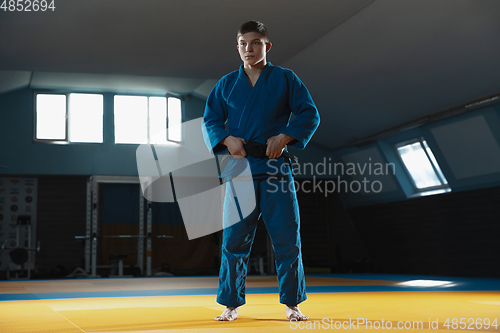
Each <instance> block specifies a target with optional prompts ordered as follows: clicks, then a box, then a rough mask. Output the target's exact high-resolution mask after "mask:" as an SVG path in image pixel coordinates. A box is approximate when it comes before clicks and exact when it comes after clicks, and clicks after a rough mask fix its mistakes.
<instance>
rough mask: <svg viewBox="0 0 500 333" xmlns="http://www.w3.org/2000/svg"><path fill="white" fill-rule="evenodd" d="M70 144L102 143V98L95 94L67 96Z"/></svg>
mask: <svg viewBox="0 0 500 333" xmlns="http://www.w3.org/2000/svg"><path fill="white" fill-rule="evenodd" d="M68 115H69V118H68V134H69V141H70V142H94V143H102V142H103V130H102V126H103V121H102V119H103V98H102V95H96V94H69V113H68Z"/></svg>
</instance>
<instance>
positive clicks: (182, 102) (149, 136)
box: [110, 93, 185, 145]
mask: <svg viewBox="0 0 500 333" xmlns="http://www.w3.org/2000/svg"><path fill="white" fill-rule="evenodd" d="M116 96H135V97H146V98H147V105H148V109H147V117H148V122H147V136H148V142H147V143H145V144H148V145H149V144H153V143H151V126H150V123H149V119H150V117H149V98H150V97H164V98H165V102H166V103H165V104H166V110H165V111H166V117H167V119H166V124H167V128H166V129H165V130H166V132H165V134H166V138H165V139H166V142H165V143H155V144H159V145H161V144H173V143H174V144H181V143H182V142H183V141H184V131H182V132H181V140H180V141H176V140H170V139H169V138H168V131H169V118H168V98H169V97H172V98H177V99H178V100H179V101H180V103H181V115H180V116H181V125H182V123H183V120H184V107H185V106H184V99H183V98H182V97H181V96H178V95H175V94H171V93H167V94H165V95H154V94H118V93H115V94H113V95H112V98H113V110H112V111H110V112H112V113H113V144H115V145H138V144H141V143H120V142H116V136H115V135H114V132H115V130H114V129H115V126H116V123H115V117H114V115H115V105H114V100H115V97H116Z"/></svg>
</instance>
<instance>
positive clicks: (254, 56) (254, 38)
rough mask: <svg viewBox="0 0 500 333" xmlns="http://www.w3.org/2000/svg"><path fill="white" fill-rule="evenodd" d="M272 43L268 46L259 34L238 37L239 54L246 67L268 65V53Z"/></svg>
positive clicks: (250, 33) (248, 33)
mask: <svg viewBox="0 0 500 333" xmlns="http://www.w3.org/2000/svg"><path fill="white" fill-rule="evenodd" d="M270 48H271V43H267V44H266V40H265V39H264V37H263V36H262V35H261V34H259V33H258V32H247V33H246V34H244V35H241V36H239V37H238V52H239V53H240V57H241V60H242V61H243V63H244V65H245V67H247V66H256V65H258V64H259V63H263V64H264V65H265V64H266V52H267V51H269V49H270Z"/></svg>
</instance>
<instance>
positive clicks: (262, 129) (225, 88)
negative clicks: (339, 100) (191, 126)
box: [202, 63, 320, 179]
mask: <svg viewBox="0 0 500 333" xmlns="http://www.w3.org/2000/svg"><path fill="white" fill-rule="evenodd" d="M292 115H293V120H292ZM319 122H320V119H319V113H318V110H317V108H316V105H315V104H314V102H313V100H312V98H311V95H310V94H309V92H308V90H307V89H306V87H305V85H304V84H303V83H302V81H300V79H299V78H298V76H297V75H296V74H295V73H294V72H293V71H291V70H289V69H285V68H282V67H279V66H273V65H272V64H271V63H267V65H266V66H265V67H264V69H263V70H262V73H261V74H260V76H259V79H258V80H257V82H256V83H255V86H254V87H253V88H252V86H251V85H250V83H249V81H248V79H247V76H246V74H245V72H244V70H243V65H241V66H240V68H239V70H237V71H234V72H232V73H229V74H227V75H225V76H224V77H222V78H221V79H220V80H219V82H217V84H216V85H215V86H214V88H213V89H212V91H211V93H210V95H209V96H208V99H207V103H206V107H205V113H204V116H203V124H204V125H203V126H202V127H203V136H204V140H205V143H206V145H207V147H208V149H209V150H210V151H211V152H213V153H214V154H217V153H219V152H223V151H224V150H226V149H227V148H226V146H224V145H222V144H221V143H220V142H221V141H222V140H223V139H224V138H226V137H227V136H229V135H232V136H234V137H239V138H243V139H245V140H246V142H247V143H248V142H251V141H256V142H260V143H263V144H265V143H266V142H267V140H268V139H269V138H271V137H273V136H275V135H278V134H280V133H283V134H288V135H290V136H292V137H293V138H294V139H295V140H293V141H292V142H290V143H289V144H288V145H289V146H291V147H295V148H298V149H304V148H305V146H306V145H307V143H308V142H309V140H310V139H311V137H312V135H313V134H314V132H315V131H316V129H317V127H318V126H319ZM226 129H227V130H226ZM247 160H248V164H249V165H250V168H251V172H252V175H253V177H254V179H255V178H259V177H263V176H265V175H274V174H277V173H278V174H283V173H285V174H286V173H289V172H290V171H291V170H290V166H288V165H285V166H284V167H283V163H284V162H285V161H284V158H283V157H280V158H279V159H278V160H277V161H276V160H274V161H273V160H269V159H268V158H255V157H252V156H247ZM237 161H238V160H236V162H235V163H237ZM271 162H274V163H271ZM228 166H229V165H228ZM226 169H227V167H226ZM278 170H279V171H278ZM283 170H287V171H286V172H283ZM277 171H278V172H277Z"/></svg>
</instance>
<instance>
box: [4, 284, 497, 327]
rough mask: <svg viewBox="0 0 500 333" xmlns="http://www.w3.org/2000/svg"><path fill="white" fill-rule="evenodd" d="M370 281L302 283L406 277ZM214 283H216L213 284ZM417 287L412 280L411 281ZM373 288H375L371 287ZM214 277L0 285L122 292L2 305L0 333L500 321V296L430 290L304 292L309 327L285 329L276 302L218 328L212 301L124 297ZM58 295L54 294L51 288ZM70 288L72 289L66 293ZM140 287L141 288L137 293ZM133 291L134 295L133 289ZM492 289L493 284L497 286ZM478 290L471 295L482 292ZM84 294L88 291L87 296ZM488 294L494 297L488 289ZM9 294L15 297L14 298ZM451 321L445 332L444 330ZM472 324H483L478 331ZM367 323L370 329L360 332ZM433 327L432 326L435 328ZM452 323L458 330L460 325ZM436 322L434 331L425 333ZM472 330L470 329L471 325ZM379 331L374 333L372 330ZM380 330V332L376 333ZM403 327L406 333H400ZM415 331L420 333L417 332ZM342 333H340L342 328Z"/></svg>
mask: <svg viewBox="0 0 500 333" xmlns="http://www.w3.org/2000/svg"><path fill="white" fill-rule="evenodd" d="M385 278H387V279H380V280H376V279H375V278H371V279H367V278H366V277H363V278H359V279H355V278H352V279H342V278H338V277H331V276H330V277H328V276H327V277H320V276H313V277H308V289H309V286H311V288H312V287H314V285H316V287H319V288H324V287H328V285H330V286H332V285H335V284H336V287H338V288H342V286H344V287H345V288H348V287H349V288H353V287H355V286H364V287H367V285H366V284H368V287H369V286H373V287H374V288H377V286H380V285H382V286H384V285H385V286H391V287H392V288H396V287H397V285H398V283H399V282H401V281H404V280H405V277H401V276H400V277H399V281H398V280H396V279H392V281H391V279H390V277H385ZM214 279H215V280H214ZM411 279H412V280H413V279H415V277H411ZM275 280H276V278H275V277H268V276H255V277H253V276H252V277H249V283H248V285H249V287H250V286H252V287H250V288H253V289H255V290H258V289H259V288H261V287H262V288H266V287H272V286H271V285H270V284H273V283H275ZM377 281H378V285H377ZM485 281H489V283H490V286H494V285H495V284H494V283H493V282H497V283H498V282H499V281H498V280H475V279H461V280H460V282H459V283H458V284H460V283H461V284H462V285H464V284H466V283H467V282H468V283H469V286H470V287H471V289H474V282H477V283H479V284H480V283H481V282H483V286H484V282H485ZM216 282H217V279H216V277H207V278H158V279H154V278H153V279H113V280H110V279H90V280H59V281H24V282H15V281H5V282H0V294H3V295H4V296H7V295H16V293H17V295H22V294H23V293H26V292H33V293H36V294H42V292H43V291H45V292H46V291H47V290H46V289H44V288H49V289H50V291H51V293H52V294H57V293H59V292H61V293H63V294H64V293H71V292H75V291H78V292H86V291H92V292H104V293H105V292H110V291H116V292H118V291H122V292H123V295H122V296H120V297H96V298H63V299H57V298H55V297H53V298H52V299H39V300H20V301H12V300H10V301H8V300H5V301H1V302H0V332H2V333H21V332H23V333H30V332H38V333H45V332H47V333H49V332H64V333H72V332H89V333H90V332H92V333H104V332H127V333H132V332H147V333H158V332H184V333H187V332H236V333H243V332H260V331H262V332H290V331H294V330H297V329H298V330H301V329H310V330H345V331H346V330H361V331H370V332H374V331H379V330H387V329H389V326H390V329H393V330H398V325H399V327H400V330H404V331H409V332H422V331H434V332H437V331H448V332H449V331H457V330H458V331H460V330H463V331H482V332H500V329H499V328H498V327H496V328H495V327H492V326H491V325H490V326H489V328H487V329H486V328H485V325H484V324H485V322H486V320H489V322H490V323H494V320H495V319H496V323H497V324H499V323H498V321H499V320H500V318H499V317H500V288H498V290H475V291H457V290H449V291H443V290H439V289H436V288H422V287H421V288H420V289H419V290H421V291H420V292H415V291H401V290H403V289H401V290H397V289H394V291H389V292H388V291H385V292H377V291H358V292H331V293H330V292H329V293H316V292H308V299H307V300H306V301H305V302H304V303H302V304H301V305H300V308H301V310H302V311H303V312H304V313H305V314H307V315H308V316H310V320H309V321H308V322H302V323H291V322H289V321H288V320H287V319H286V317H285V309H284V306H283V305H282V304H279V299H278V295H277V294H276V293H275V294H272V293H264V294H258V293H251V294H248V295H247V304H246V305H244V306H242V307H241V308H240V313H239V314H240V318H239V319H238V320H236V321H234V322H216V321H214V320H213V318H214V317H215V316H217V315H219V314H220V313H221V312H222V310H223V309H224V307H223V306H221V305H219V304H217V303H216V302H215V294H212V295H185V296H149V297H129V296H126V294H127V293H128V292H133V291H136V290H137V289H139V288H146V289H145V290H148V288H150V289H149V290H158V288H159V287H162V288H166V289H168V288H172V286H173V285H176V286H177V287H179V288H181V289H189V288H188V287H189V285H191V286H192V288H191V290H192V292H193V294H196V290H197V289H207V288H209V287H214V286H211V285H209V284H211V283H216ZM58 284H59V286H60V287H61V289H59V288H58V287H57V285H58ZM73 284H74V289H73V290H72V289H71V286H72V285H73ZM139 285H141V286H142V287H139ZM134 286H135V289H134ZM497 286H498V284H497ZM480 287H481V286H476V289H481V288H480ZM86 288H88V289H86ZM490 289H494V288H493V287H490ZM13 291H15V292H13ZM448 318H449V323H450V327H449V328H447V327H446V326H444V325H445V323H446V319H448ZM453 318H458V321H459V320H460V318H465V319H464V320H466V322H467V325H468V326H467V327H468V328H465V329H460V327H457V328H456V329H453V328H452V324H453V322H452V321H453ZM478 319H480V320H481V325H482V326H481V327H479V324H478ZM367 321H368V322H370V321H371V323H372V324H371V325H372V327H371V328H370V327H369V326H368V327H367V326H366V322H367ZM436 321H437V322H436ZM458 321H457V322H458ZM432 322H436V323H437V324H438V326H437V327H436V328H437V329H432V330H430V329H429V326H430V325H431V323H432ZM472 322H473V325H472V326H471V323H472ZM374 325H375V326H376V325H379V328H378V329H377V328H376V327H373V326H374ZM380 325H383V327H384V328H381V327H380ZM404 325H406V326H407V328H405V327H404ZM414 325H421V326H420V327H415V326H414ZM342 326H343V327H342Z"/></svg>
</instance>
